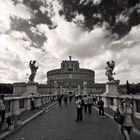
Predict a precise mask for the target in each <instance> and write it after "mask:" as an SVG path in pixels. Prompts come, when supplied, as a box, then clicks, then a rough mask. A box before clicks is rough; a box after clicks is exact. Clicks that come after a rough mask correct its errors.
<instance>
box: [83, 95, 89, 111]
mask: <svg viewBox="0 0 140 140" xmlns="http://www.w3.org/2000/svg"><path fill="white" fill-rule="evenodd" d="M83 100H84V111H85V114H87V107H88V97H87V95H85V96H84V98H83Z"/></svg>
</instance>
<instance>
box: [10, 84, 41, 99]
mask: <svg viewBox="0 0 140 140" xmlns="http://www.w3.org/2000/svg"><path fill="white" fill-rule="evenodd" d="M13 93H14V94H17V95H20V96H21V95H26V96H28V95H31V93H33V94H34V95H38V83H31V82H30V83H14V84H13Z"/></svg>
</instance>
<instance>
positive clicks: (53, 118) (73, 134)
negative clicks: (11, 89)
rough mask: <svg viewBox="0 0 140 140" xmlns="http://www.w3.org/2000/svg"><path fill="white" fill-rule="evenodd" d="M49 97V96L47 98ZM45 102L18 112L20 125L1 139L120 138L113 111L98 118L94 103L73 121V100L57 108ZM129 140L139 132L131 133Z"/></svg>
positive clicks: (117, 139)
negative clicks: (88, 112)
mask: <svg viewBox="0 0 140 140" xmlns="http://www.w3.org/2000/svg"><path fill="white" fill-rule="evenodd" d="M49 99H50V97H49ZM55 99H56V98H54V101H52V100H51V101H48V102H47V103H46V104H45V105H43V106H42V107H39V108H37V109H35V110H28V111H23V112H22V113H20V125H19V126H17V127H16V128H15V129H13V130H9V131H7V130H6V131H2V132H0V139H5V140H93V139H94V140H112V139H113V140H121V139H122V136H121V134H120V132H119V129H118V124H117V123H116V122H115V121H114V120H113V119H112V116H113V113H114V112H113V110H111V109H105V112H106V113H105V115H106V117H99V115H98V109H97V108H96V106H93V108H92V114H91V115H90V114H84V113H83V114H84V117H83V121H82V122H76V121H75V119H76V108H75V101H74V100H73V101H72V102H68V104H67V105H65V104H64V103H63V102H62V106H61V107H59V105H58V103H57V101H55ZM131 138H132V140H138V139H139V138H140V134H138V133H137V132H135V131H134V132H133V133H132V136H131Z"/></svg>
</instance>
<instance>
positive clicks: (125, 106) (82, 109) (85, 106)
mask: <svg viewBox="0 0 140 140" xmlns="http://www.w3.org/2000/svg"><path fill="white" fill-rule="evenodd" d="M68 99H69V102H71V101H72V99H74V100H73V101H75V106H76V122H82V121H83V113H84V114H89V115H91V114H92V106H95V107H97V108H98V114H99V117H105V114H104V101H103V100H102V97H99V98H97V97H95V96H92V95H91V94H88V95H81V94H78V95H71V96H69V95H59V96H58V103H59V106H60V107H61V103H62V101H63V102H64V104H65V105H67V101H68ZM118 112H119V114H120V115H121V116H123V120H121V123H120V122H119V121H120V120H119V121H118V122H117V123H118V124H119V125H118V126H119V128H120V132H121V134H122V136H123V139H124V140H130V134H131V132H132V129H133V128H134V127H135V128H136V129H137V130H139V131H140V126H139V125H138V124H137V122H136V121H135V116H134V105H133V101H132V100H131V99H130V98H128V97H127V98H126V99H124V100H123V101H121V104H120V105H119V106H118V108H117V110H116V112H115V114H114V116H115V115H116V113H118ZM119 119H120V118H119ZM114 120H115V118H114ZM115 121H116V120H115Z"/></svg>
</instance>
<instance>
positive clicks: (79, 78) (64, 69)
mask: <svg viewBox="0 0 140 140" xmlns="http://www.w3.org/2000/svg"><path fill="white" fill-rule="evenodd" d="M47 79H48V81H47V83H48V86H49V87H50V88H51V87H53V88H55V89H59V92H60V93H62V92H63V93H65V94H69V93H77V92H79V93H82V92H83V91H84V92H87V93H93V92H97V91H98V92H103V91H104V90H105V85H104V84H95V72H94V71H93V70H91V69H85V68H80V64H79V62H78V61H77V60H72V56H69V60H65V61H62V63H61V67H60V68H59V69H54V70H51V71H48V72H47ZM51 92H53V90H52V91H51Z"/></svg>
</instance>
